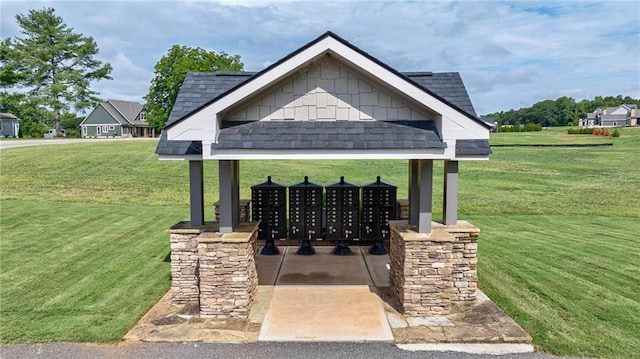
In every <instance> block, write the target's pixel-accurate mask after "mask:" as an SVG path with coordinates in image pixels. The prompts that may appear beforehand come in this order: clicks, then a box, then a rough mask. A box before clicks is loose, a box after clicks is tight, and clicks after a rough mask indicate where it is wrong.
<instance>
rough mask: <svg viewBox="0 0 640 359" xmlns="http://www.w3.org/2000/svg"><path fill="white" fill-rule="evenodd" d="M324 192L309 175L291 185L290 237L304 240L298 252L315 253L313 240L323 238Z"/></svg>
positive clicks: (303, 253) (304, 253)
mask: <svg viewBox="0 0 640 359" xmlns="http://www.w3.org/2000/svg"><path fill="white" fill-rule="evenodd" d="M322 192H323V188H322V186H319V185H317V184H314V183H311V182H309V177H307V176H305V177H304V182H301V183H298V184H294V185H292V186H289V239H297V240H302V244H301V245H300V248H298V254H302V255H311V254H314V253H315V249H313V246H312V245H311V241H312V240H322Z"/></svg>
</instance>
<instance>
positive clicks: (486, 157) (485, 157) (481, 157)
mask: <svg viewBox="0 0 640 359" xmlns="http://www.w3.org/2000/svg"><path fill="white" fill-rule="evenodd" d="M454 160H455V161H488V160H489V155H475V156H460V157H456V158H455V159H454Z"/></svg>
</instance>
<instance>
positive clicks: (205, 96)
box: [167, 72, 256, 125]
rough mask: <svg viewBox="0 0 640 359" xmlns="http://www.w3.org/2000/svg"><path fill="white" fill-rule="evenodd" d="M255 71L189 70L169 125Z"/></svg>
mask: <svg viewBox="0 0 640 359" xmlns="http://www.w3.org/2000/svg"><path fill="white" fill-rule="evenodd" d="M255 74H256V73H255V72H217V73H212V72H189V73H188V74H187V76H186V77H185V79H184V81H183V82H182V85H181V86H180V92H178V96H177V97H176V102H175V103H174V105H173V109H172V110H171V114H170V115H169V119H168V120H167V125H170V124H172V123H174V122H176V121H178V120H179V119H181V118H182V117H183V116H186V115H188V114H189V113H191V112H192V111H194V110H195V109H197V108H198V107H200V106H202V105H204V104H206V103H207V102H210V101H212V100H213V99H215V98H216V97H218V96H220V95H221V94H223V93H225V92H226V91H228V90H230V89H232V88H234V87H235V86H237V85H239V84H241V83H243V82H245V81H246V80H247V79H249V78H251V76H253V75H255Z"/></svg>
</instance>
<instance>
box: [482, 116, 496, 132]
mask: <svg viewBox="0 0 640 359" xmlns="http://www.w3.org/2000/svg"><path fill="white" fill-rule="evenodd" d="M480 119H481V120H482V121H484V122H485V123H486V124H487V125H489V126H491V129H490V131H491V132H498V124H497V123H496V119H495V118H493V117H486V116H481V117H480Z"/></svg>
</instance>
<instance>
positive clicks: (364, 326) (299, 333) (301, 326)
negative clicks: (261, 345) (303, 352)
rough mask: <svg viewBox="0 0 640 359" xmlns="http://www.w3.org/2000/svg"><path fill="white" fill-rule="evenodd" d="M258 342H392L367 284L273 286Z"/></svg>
mask: <svg viewBox="0 0 640 359" xmlns="http://www.w3.org/2000/svg"><path fill="white" fill-rule="evenodd" d="M258 340H259V341H286V342H289V341H307V342H363V341H393V334H392V332H391V328H390V327H389V324H388V322H387V319H386V316H385V313H384V305H383V303H382V302H381V301H380V299H379V298H378V297H377V296H376V295H375V294H373V293H371V291H370V290H369V287H368V286H366V285H359V286H354V285H339V286H335V285H320V286H318V285H313V286H311V285H290V286H277V287H275V288H274V291H273V296H272V298H271V303H270V304H269V309H268V310H267V315H266V317H265V319H264V322H263V323H262V330H261V331H260V335H259V336H258Z"/></svg>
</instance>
